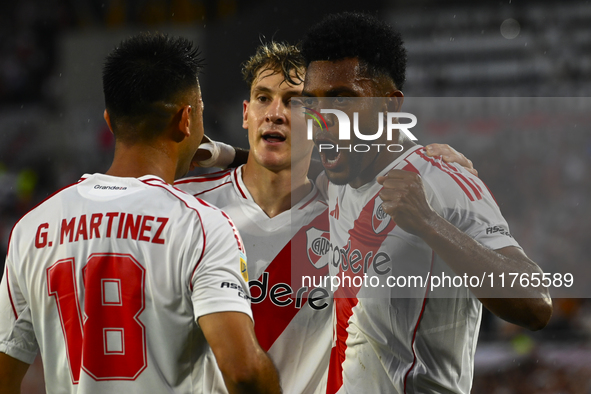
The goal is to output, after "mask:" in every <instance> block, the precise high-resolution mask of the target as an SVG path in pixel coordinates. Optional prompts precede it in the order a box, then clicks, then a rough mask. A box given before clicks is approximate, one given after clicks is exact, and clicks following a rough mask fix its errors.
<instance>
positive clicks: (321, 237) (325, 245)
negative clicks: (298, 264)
mask: <svg viewBox="0 0 591 394" xmlns="http://www.w3.org/2000/svg"><path fill="white" fill-rule="evenodd" d="M306 244H307V253H308V260H310V263H312V265H313V266H314V267H316V268H322V267H324V266H325V265H326V264H328V260H327V253H328V251H329V250H330V240H329V233H328V232H326V231H322V230H318V229H317V228H315V227H311V228H309V229H308V230H307V231H306Z"/></svg>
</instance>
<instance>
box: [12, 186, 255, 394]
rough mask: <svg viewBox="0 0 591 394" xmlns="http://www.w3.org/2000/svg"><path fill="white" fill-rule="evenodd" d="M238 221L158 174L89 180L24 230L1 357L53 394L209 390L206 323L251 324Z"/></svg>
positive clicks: (25, 223)
mask: <svg viewBox="0 0 591 394" xmlns="http://www.w3.org/2000/svg"><path fill="white" fill-rule="evenodd" d="M246 283H247V276H246V261H245V255H244V249H243V245H242V242H241V240H240V236H239V234H238V232H237V230H236V229H235V227H234V226H233V224H232V222H231V220H230V219H229V218H228V216H227V215H226V214H225V213H224V212H223V211H221V210H219V209H217V208H214V207H212V206H210V205H209V204H207V203H205V202H203V201H200V200H198V199H196V198H194V197H193V196H190V195H188V194H186V193H183V192H182V191H179V190H177V189H175V188H174V187H172V186H170V185H168V184H167V183H165V182H164V181H163V180H162V179H160V178H158V177H155V176H144V177H141V178H139V179H136V178H118V177H112V176H107V175H103V174H94V175H85V176H84V177H83V178H82V179H81V180H80V181H79V182H78V183H77V184H74V185H71V186H69V187H67V188H65V189H62V190H61V191H59V192H58V193H56V194H54V195H53V196H52V197H50V198H49V199H47V200H46V201H44V202H43V203H42V204H40V205H39V206H37V207H36V208H35V209H33V210H32V211H31V212H29V213H28V214H27V215H25V216H24V217H23V218H22V219H21V220H20V221H19V222H18V223H17V224H16V225H15V227H14V229H13V231H12V234H11V238H10V243H9V251H8V256H7V260H6V271H5V275H4V278H3V280H2V284H1V287H0V351H2V352H4V353H6V354H8V355H10V356H12V357H15V358H17V359H19V360H21V361H24V362H27V363H31V362H32V361H33V359H34V358H35V356H36V354H37V349H40V350H41V355H42V358H43V361H44V372H45V382H46V386H47V393H49V394H51V393H72V394H73V393H79V394H80V393H92V394H96V393H109V394H110V393H128V394H131V393H138V394H139V393H141V394H144V393H165V392H166V393H187V394H188V393H209V392H211V388H210V385H211V378H210V377H209V376H206V375H205V371H206V368H207V363H208V362H209V360H211V354H212V352H211V349H210V348H209V346H208V344H207V342H206V340H205V338H204V336H203V333H202V331H201V330H200V329H199V326H198V324H197V319H198V318H199V317H200V316H203V315H206V314H210V313H216V312H225V311H238V312H242V313H245V314H247V315H249V316H252V315H251V310H250V305H249V301H248V298H249V293H248V288H247V286H246Z"/></svg>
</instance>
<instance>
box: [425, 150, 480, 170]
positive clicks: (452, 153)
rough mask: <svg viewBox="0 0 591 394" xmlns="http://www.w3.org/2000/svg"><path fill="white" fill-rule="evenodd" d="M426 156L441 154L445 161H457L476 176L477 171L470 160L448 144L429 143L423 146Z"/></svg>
mask: <svg viewBox="0 0 591 394" xmlns="http://www.w3.org/2000/svg"><path fill="white" fill-rule="evenodd" d="M425 151H426V152H427V156H430V157H433V156H441V157H442V158H443V161H444V162H446V163H458V164H459V165H461V166H462V167H464V168H465V169H466V170H468V171H469V172H470V173H471V174H473V175H475V176H478V171H476V169H475V168H474V165H473V164H472V160H470V159H468V158H467V157H466V156H464V155H463V154H462V153H460V152H458V151H457V150H455V149H454V148H452V147H451V146H449V145H448V144H429V145H427V146H425Z"/></svg>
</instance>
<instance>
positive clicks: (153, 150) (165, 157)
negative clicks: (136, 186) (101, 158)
mask: <svg viewBox="0 0 591 394" xmlns="http://www.w3.org/2000/svg"><path fill="white" fill-rule="evenodd" d="M173 156H174V154H173V153H172V152H169V151H168V150H167V149H164V148H163V146H157V147H156V146H150V145H145V144H134V145H125V144H117V145H116V146H115V157H114V158H113V163H112V164H111V167H110V168H109V170H108V171H107V172H106V174H107V175H112V176H117V177H128V178H139V177H142V176H144V175H155V176H157V177H160V178H162V179H163V180H164V181H165V182H167V183H170V184H172V183H174V179H175V172H176V160H175V159H174V157H173Z"/></svg>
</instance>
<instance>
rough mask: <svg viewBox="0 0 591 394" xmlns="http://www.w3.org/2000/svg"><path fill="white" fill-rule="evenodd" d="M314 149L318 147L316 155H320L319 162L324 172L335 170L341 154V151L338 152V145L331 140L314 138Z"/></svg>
mask: <svg viewBox="0 0 591 394" xmlns="http://www.w3.org/2000/svg"><path fill="white" fill-rule="evenodd" d="M314 143H315V144H316V147H318V153H320V160H322V165H323V166H324V168H325V169H326V170H329V171H330V170H333V169H334V168H336V167H337V166H338V165H339V163H340V159H341V158H342V156H343V154H342V151H338V150H337V147H338V144H337V143H335V142H333V141H332V140H329V139H325V138H316V139H315V140H314Z"/></svg>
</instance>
